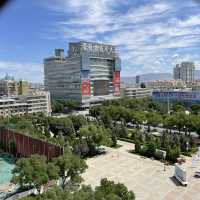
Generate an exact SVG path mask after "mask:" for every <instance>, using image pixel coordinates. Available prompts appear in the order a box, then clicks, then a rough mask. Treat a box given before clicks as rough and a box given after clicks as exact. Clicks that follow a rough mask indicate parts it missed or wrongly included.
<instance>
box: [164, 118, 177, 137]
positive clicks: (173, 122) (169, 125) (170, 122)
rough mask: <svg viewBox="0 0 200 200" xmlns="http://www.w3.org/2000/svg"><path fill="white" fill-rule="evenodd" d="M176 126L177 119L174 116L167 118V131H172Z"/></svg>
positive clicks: (165, 122)
mask: <svg viewBox="0 0 200 200" xmlns="http://www.w3.org/2000/svg"><path fill="white" fill-rule="evenodd" d="M175 125H176V119H175V117H174V116H167V117H166V118H165V120H164V127H166V128H167V129H169V130H170V133H171V130H172V129H173V127H174V126H175Z"/></svg>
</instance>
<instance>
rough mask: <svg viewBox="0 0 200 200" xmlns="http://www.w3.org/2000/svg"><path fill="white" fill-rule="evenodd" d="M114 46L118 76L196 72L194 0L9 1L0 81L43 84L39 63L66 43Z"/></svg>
mask: <svg viewBox="0 0 200 200" xmlns="http://www.w3.org/2000/svg"><path fill="white" fill-rule="evenodd" d="M79 40H88V41H95V42H103V43H109V44H113V45H116V46H117V49H118V52H119V54H120V56H121V58H122V64H123V65H122V75H123V76H135V75H137V74H144V73H149V72H172V67H173V65H174V64H175V63H176V62H180V61H182V60H189V61H194V62H195V64H196V67H197V69H199V68H200V1H198V0H196V1H195V0H11V3H10V4H8V6H7V7H6V8H5V9H4V10H3V11H1V12H0V77H2V76H4V75H5V74H6V73H9V74H10V75H15V76H16V78H23V79H27V80H30V81H33V82H42V81H43V58H44V57H48V56H51V55H52V54H53V51H54V48H64V49H65V50H66V51H67V46H68V42H73V41H79Z"/></svg>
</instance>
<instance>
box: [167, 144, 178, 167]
mask: <svg viewBox="0 0 200 200" xmlns="http://www.w3.org/2000/svg"><path fill="white" fill-rule="evenodd" d="M179 156H180V148H179V147H175V148H172V149H168V150H167V160H169V161H171V162H173V163H175V162H176V161H177V158H178V157H179Z"/></svg>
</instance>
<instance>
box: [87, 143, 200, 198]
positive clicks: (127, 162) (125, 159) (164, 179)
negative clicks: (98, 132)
mask: <svg viewBox="0 0 200 200" xmlns="http://www.w3.org/2000/svg"><path fill="white" fill-rule="evenodd" d="M119 143H120V144H121V145H122V147H120V148H118V149H112V148H107V147H106V152H107V153H106V154H105V155H100V156H97V157H94V158H90V159H88V160H87V164H88V169H87V170H86V172H85V173H84V174H83V178H84V180H85V184H87V185H91V186H92V187H95V186H97V185H99V183H100V180H101V179H102V178H105V177H106V178H108V179H109V180H113V181H115V182H116V183H117V182H121V183H124V184H125V185H126V186H127V187H128V189H129V190H132V191H134V193H135V195H136V200H160V199H161V200H182V199H184V200H200V178H195V177H194V172H195V171H197V169H200V162H196V163H195V164H194V163H193V162H192V158H187V162H186V164H185V168H186V170H187V177H188V182H189V183H188V186H187V187H184V186H181V185H179V184H178V183H177V182H176V180H174V179H173V178H172V176H173V172H174V167H173V166H167V167H166V170H165V171H164V165H163V163H161V162H159V161H156V160H151V159H148V158H143V157H141V156H139V155H135V154H131V153H129V152H128V150H131V149H133V148H134V145H133V144H131V143H126V142H121V141H120V142H119Z"/></svg>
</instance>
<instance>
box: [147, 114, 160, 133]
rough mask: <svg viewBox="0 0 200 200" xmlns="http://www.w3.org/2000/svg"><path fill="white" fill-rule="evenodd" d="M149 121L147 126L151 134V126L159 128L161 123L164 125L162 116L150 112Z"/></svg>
mask: <svg viewBox="0 0 200 200" xmlns="http://www.w3.org/2000/svg"><path fill="white" fill-rule="evenodd" d="M146 119H147V125H148V132H150V126H154V127H156V126H158V125H159V124H160V123H162V117H161V115H160V114H157V113H153V112H148V113H147V114H146Z"/></svg>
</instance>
